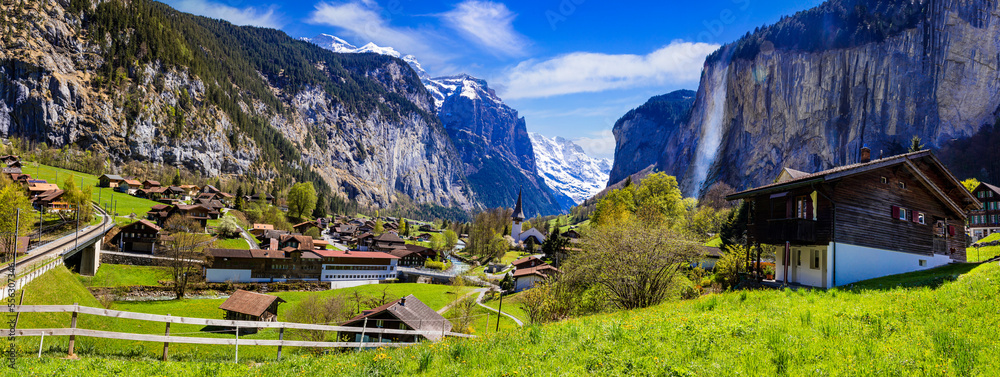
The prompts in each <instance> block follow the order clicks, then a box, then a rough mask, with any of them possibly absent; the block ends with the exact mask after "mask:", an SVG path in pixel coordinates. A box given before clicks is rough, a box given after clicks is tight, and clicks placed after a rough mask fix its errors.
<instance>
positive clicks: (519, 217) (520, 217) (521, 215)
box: [511, 190, 524, 220]
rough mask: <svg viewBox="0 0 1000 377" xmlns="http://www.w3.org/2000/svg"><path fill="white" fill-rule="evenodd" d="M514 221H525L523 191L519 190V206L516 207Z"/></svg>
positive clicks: (512, 216)
mask: <svg viewBox="0 0 1000 377" xmlns="http://www.w3.org/2000/svg"><path fill="white" fill-rule="evenodd" d="M511 218H512V219H514V220H524V209H522V208H521V190H517V204H515V205H514V214H513V215H511Z"/></svg>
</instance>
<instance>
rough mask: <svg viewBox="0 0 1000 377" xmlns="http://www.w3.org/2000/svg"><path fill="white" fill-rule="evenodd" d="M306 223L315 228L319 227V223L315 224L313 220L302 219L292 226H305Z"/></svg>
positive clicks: (296, 227)
mask: <svg viewBox="0 0 1000 377" xmlns="http://www.w3.org/2000/svg"><path fill="white" fill-rule="evenodd" d="M306 225H312V226H314V227H317V228H318V227H319V225H316V222H315V221H304V222H301V223H298V224H295V225H292V228H295V229H298V228H299V227H301V226H306Z"/></svg>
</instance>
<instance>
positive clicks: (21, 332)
mask: <svg viewBox="0 0 1000 377" xmlns="http://www.w3.org/2000/svg"><path fill="white" fill-rule="evenodd" d="M14 312H17V313H73V317H72V319H71V321H70V327H69V328H58V329H17V330H16V331H15V334H14V336H20V337H24V336H38V337H41V339H40V340H39V345H38V349H39V356H41V349H42V342H44V341H45V337H46V336H69V354H71V355H72V354H73V349H74V344H75V340H76V337H77V336H86V337H93V338H106V339H121V340H138V341H144V342H162V343H163V360H164V361H166V360H167V352H168V351H167V350H168V348H169V345H170V343H187V344H210V345H230V346H234V347H236V360H237V361H239V346H241V345H243V346H277V347H278V360H281V347H317V348H354V347H356V348H359V349H360V348H365V347H368V348H373V347H403V346H409V345H414V344H417V343H382V342H310V341H299V340H284V334H285V329H296V330H318V331H336V332H340V331H349V332H354V333H357V332H360V333H361V334H362V340H364V334H368V335H376V334H378V335H379V339H381V337H382V335H384V334H401V335H419V336H423V337H425V338H429V339H433V337H436V336H439V335H440V336H442V337H445V336H452V337H462V338H474V337H475V336H473V335H468V334H459V333H454V332H446V331H443V330H442V331H440V332H438V331H421V330H398V329H385V328H377V327H367V326H365V327H350V326H329V325H313V324H306V323H292V322H256V321H231V320H221V319H207V318H191V317H174V316H170V315H159V314H147V313H135V312H124V311H120V310H111V309H101V308H93V307H89V306H79V305H17V306H14ZM79 314H88V315H96V316H102V317H111V318H121V319H132V320H143V321H152V322H161V323H164V324H165V326H166V328H165V331H164V335H154V334H133V333H122V332H114V331H102V330H90V329H80V328H77V327H76V323H77V316H78V315H79ZM445 321H447V320H445ZM173 323H176V324H184V325H201V326H220V327H228V328H236V329H237V331H236V338H235V339H225V338H199V337H188V336H170V325H171V324H173ZM367 323H368V322H367V320H366V321H365V324H366V325H367ZM239 328H257V329H262V328H272V329H275V328H276V329H278V331H279V332H278V334H279V335H278V340H271V339H242V340H241V339H240V338H239ZM442 328H444V327H443V326H442Z"/></svg>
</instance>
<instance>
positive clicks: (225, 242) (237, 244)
mask: <svg viewBox="0 0 1000 377" xmlns="http://www.w3.org/2000/svg"><path fill="white" fill-rule="evenodd" d="M215 247H216V248H219V249H240V250H250V249H251V247H250V244H249V243H247V240H245V239H243V237H238V238H231V239H223V238H217V239H216V240H215Z"/></svg>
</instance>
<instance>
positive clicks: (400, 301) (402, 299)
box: [399, 297, 406, 306]
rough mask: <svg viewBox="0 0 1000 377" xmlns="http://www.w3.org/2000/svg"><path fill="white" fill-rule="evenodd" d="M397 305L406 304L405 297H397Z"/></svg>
mask: <svg viewBox="0 0 1000 377" xmlns="http://www.w3.org/2000/svg"><path fill="white" fill-rule="evenodd" d="M399 306H406V297H403V298H401V299H399Z"/></svg>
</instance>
